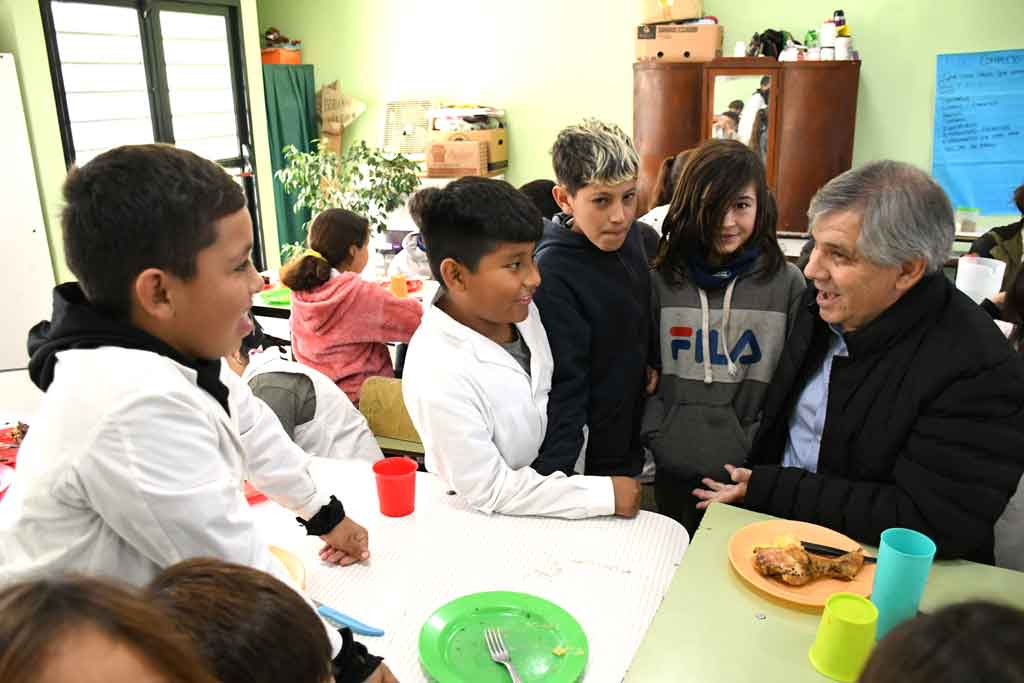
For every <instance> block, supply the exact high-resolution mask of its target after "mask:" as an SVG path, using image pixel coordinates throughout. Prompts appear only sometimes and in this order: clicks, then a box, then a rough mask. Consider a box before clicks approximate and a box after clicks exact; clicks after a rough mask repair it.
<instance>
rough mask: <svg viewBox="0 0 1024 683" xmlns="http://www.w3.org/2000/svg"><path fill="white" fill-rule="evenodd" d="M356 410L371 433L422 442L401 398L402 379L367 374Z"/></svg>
mask: <svg viewBox="0 0 1024 683" xmlns="http://www.w3.org/2000/svg"><path fill="white" fill-rule="evenodd" d="M359 411H360V412H361V413H362V414H363V416H364V417H365V418H366V422H367V423H368V424H369V425H370V431H371V432H373V435H374V436H380V437H385V438H388V439H400V440H402V441H412V442H414V443H418V444H419V443H422V442H421V441H420V435H419V434H417V433H416V428H415V427H413V425H412V419H410V417H409V411H407V410H406V409H405V400H404V399H403V398H402V380H400V379H395V378H393V377H369V378H367V380H366V381H365V382H363V388H362V392H361V394H360V396H359Z"/></svg>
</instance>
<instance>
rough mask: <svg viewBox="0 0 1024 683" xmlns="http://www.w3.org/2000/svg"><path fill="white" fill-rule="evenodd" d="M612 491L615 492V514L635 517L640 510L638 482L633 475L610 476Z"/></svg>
mask: <svg viewBox="0 0 1024 683" xmlns="http://www.w3.org/2000/svg"><path fill="white" fill-rule="evenodd" d="M611 479H612V491H614V492H615V514H616V515H618V516H619V517H636V513H637V512H639V511H640V482H638V481H637V480H636V479H634V478H633V477H612V478H611Z"/></svg>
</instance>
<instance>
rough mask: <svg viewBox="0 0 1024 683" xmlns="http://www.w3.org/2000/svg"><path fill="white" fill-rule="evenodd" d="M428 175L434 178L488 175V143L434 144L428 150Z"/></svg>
mask: <svg viewBox="0 0 1024 683" xmlns="http://www.w3.org/2000/svg"><path fill="white" fill-rule="evenodd" d="M427 175H428V176H430V177H434V178H459V177H462V176H464V175H487V143H486V142H483V141H480V140H455V141H448V142H432V143H431V144H430V146H429V147H428V148H427Z"/></svg>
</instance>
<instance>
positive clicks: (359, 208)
mask: <svg viewBox="0 0 1024 683" xmlns="http://www.w3.org/2000/svg"><path fill="white" fill-rule="evenodd" d="M283 151H284V158H285V162H286V166H285V167H284V168H283V169H281V170H279V171H278V172H277V173H276V174H275V175H276V177H277V178H278V180H280V181H281V184H282V185H283V186H284V189H285V191H287V192H289V193H293V194H294V195H295V202H294V204H293V206H292V210H294V211H296V212H298V211H299V210H301V209H304V208H308V209H310V210H311V211H312V214H313V215H312V217H311V218H310V221H308V222H307V223H306V224H305V225H304V226H303V231H304V232H305V233H306V234H309V224H310V222H312V219H313V218H315V217H316V214H318V213H319V212H321V211H323V210H324V209H331V208H343V209H348V210H349V211H352V212H353V213H357V214H359V215H360V216H363V217H365V218H366V219H367V220H368V221H369V222H370V225H371V226H372V227H373V228H374V229H375V230H376V231H377V232H384V231H385V230H386V229H387V217H388V214H389V213H390V212H391V211H394V210H395V209H397V208H398V207H399V206H401V205H402V202H403V201H405V199H406V198H407V197H408V196H409V195H410V194H412V193H413V191H414V190H415V189H416V188H417V187H419V184H420V180H419V178H418V177H417V175H416V171H417V170H418V169H419V165H418V164H417V163H416V162H415V161H411V160H410V159H407V158H406V157H404V156H403V155H401V154H389V153H386V152H384V151H383V150H380V149H376V148H373V147H370V146H369V145H367V144H366V142H365V141H363V140H360V141H359V142H357V143H355V144H353V145H350V146H349V148H348V149H347V150H346V151H345V153H344V154H342V155H341V156H340V157H339V156H338V155H337V154H336V153H335V152H334V151H333V150H330V149H328V148H327V146H326V145H322V144H321V145H317V148H316V149H315V150H314V151H312V152H300V151H299V150H297V149H296V148H295V146H294V145H288V146H287V147H285V148H284V150H283ZM303 248H305V245H303V244H299V243H295V244H284V245H282V246H281V258H282V260H287V259H288V258H289V257H290V256H292V255H294V254H295V253H296V250H301V249H303Z"/></svg>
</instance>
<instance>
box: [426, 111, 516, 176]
mask: <svg viewBox="0 0 1024 683" xmlns="http://www.w3.org/2000/svg"><path fill="white" fill-rule="evenodd" d="M458 140H473V141H476V142H486V143H487V170H488V171H492V172H493V171H503V170H505V169H506V168H508V129H506V128H488V129H485V130H467V131H458V132H451V131H446V130H436V129H435V127H434V120H433V119H431V121H430V142H431V143H434V142H455V141H458Z"/></svg>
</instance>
